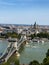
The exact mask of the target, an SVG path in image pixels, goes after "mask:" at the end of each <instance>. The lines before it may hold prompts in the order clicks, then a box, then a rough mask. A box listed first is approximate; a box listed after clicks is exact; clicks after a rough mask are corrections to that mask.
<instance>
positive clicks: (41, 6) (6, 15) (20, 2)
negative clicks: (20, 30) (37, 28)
mask: <svg viewBox="0 0 49 65" xmlns="http://www.w3.org/2000/svg"><path fill="white" fill-rule="evenodd" d="M35 21H36V22H37V24H40V25H49V0H0V23H1V24H34V22H35Z"/></svg>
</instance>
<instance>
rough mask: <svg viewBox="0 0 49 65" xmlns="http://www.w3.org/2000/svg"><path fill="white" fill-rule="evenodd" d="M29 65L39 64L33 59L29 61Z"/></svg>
mask: <svg viewBox="0 0 49 65" xmlns="http://www.w3.org/2000/svg"><path fill="white" fill-rule="evenodd" d="M29 65H40V64H39V62H38V61H36V60H34V61H31V62H30V63H29Z"/></svg>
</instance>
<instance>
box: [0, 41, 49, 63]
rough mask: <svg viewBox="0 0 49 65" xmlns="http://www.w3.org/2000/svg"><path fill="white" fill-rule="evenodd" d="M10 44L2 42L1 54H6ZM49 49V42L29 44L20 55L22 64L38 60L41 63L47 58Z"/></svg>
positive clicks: (0, 45) (0, 42)
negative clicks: (5, 51)
mask: <svg viewBox="0 0 49 65" xmlns="http://www.w3.org/2000/svg"><path fill="white" fill-rule="evenodd" d="M8 43H9V42H7V41H5V40H4V41H2V40H0V54H1V53H3V52H4V50H5V49H6V47H7V45H8ZM48 49H49V42H45V43H44V44H43V43H29V44H28V45H25V47H24V49H23V50H22V52H21V53H20V57H19V60H20V64H23V63H25V64H28V63H29V62H30V61H33V60H38V61H39V62H40V63H41V62H42V60H43V59H44V58H45V57H46V52H47V50H48Z"/></svg>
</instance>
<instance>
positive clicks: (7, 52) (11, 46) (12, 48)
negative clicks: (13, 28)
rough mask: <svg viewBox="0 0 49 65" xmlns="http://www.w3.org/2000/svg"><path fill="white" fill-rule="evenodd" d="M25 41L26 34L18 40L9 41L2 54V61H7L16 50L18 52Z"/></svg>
mask: <svg viewBox="0 0 49 65" xmlns="http://www.w3.org/2000/svg"><path fill="white" fill-rule="evenodd" d="M24 41H26V36H22V37H21V38H20V40H19V41H18V42H17V41H16V42H14V43H9V45H8V46H7V48H6V49H5V51H4V52H3V54H2V55H1V56H0V63H2V62H7V60H8V59H9V58H10V57H11V55H12V54H13V53H14V52H18V50H19V49H20V46H21V45H22V44H23V42H24Z"/></svg>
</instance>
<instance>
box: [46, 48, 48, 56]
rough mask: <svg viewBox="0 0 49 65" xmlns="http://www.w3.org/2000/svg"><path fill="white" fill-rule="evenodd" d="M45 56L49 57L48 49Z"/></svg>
mask: <svg viewBox="0 0 49 65" xmlns="http://www.w3.org/2000/svg"><path fill="white" fill-rule="evenodd" d="M46 57H49V49H48V51H47V53H46Z"/></svg>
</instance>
